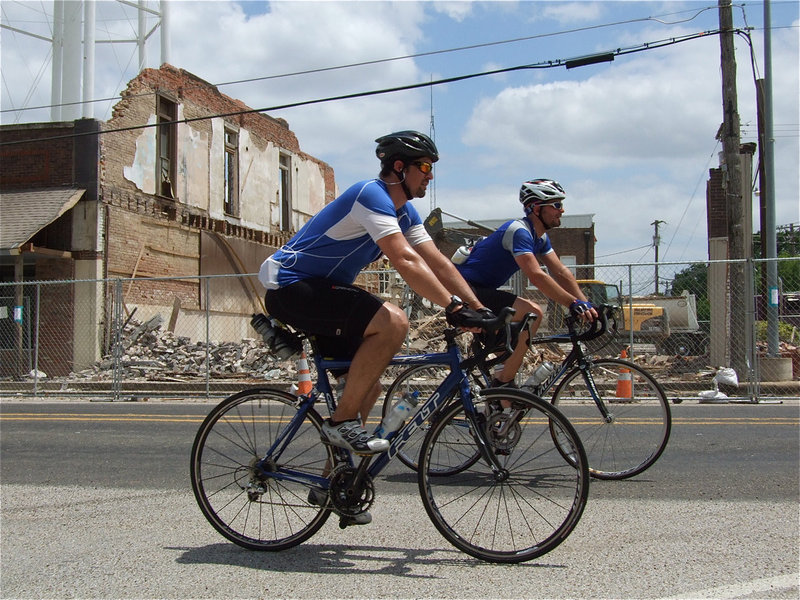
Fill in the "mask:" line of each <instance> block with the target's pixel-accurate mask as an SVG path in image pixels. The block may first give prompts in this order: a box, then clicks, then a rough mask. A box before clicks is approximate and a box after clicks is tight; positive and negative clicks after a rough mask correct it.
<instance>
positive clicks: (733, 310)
mask: <svg viewBox="0 0 800 600" xmlns="http://www.w3.org/2000/svg"><path fill="white" fill-rule="evenodd" d="M719 28H720V38H719V40H720V57H721V63H722V64H721V67H722V111H723V112H722V114H723V121H722V152H723V156H724V161H725V164H724V165H723V167H722V168H723V184H722V185H723V189H724V191H725V200H726V207H727V209H726V210H727V217H728V218H727V221H728V232H727V233H728V258H729V259H730V260H733V261H737V262H731V263H730V265H729V271H728V273H729V278H728V283H729V290H730V314H729V316H728V319H729V331H736V330H737V329H739V328H741V326H742V323H744V321H745V315H746V314H747V309H746V306H747V305H746V303H745V298H744V290H746V289H747V287H746V286H745V265H744V263H743V262H739V260H738V259H744V258H745V256H746V255H745V251H744V243H745V232H744V226H743V223H744V219H743V203H742V166H741V158H740V155H739V153H740V146H741V134H740V123H739V112H738V97H737V92H736V53H735V47H734V44H733V34H734V32H733V14H732V11H731V0H719ZM751 301H752V299H751ZM729 351H730V362H731V364H730V366H731V367H733V369H734V370H735V371H736V372H737V374H738V375H739V377H740V380H741V379H744V377H743V376H744V375H745V374H746V373H747V361H746V358H745V357H746V349H745V348H744V345H743V344H740V343H729Z"/></svg>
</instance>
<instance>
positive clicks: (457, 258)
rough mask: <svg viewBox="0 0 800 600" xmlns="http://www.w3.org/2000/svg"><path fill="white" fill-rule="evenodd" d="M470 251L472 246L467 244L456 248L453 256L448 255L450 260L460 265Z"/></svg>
mask: <svg viewBox="0 0 800 600" xmlns="http://www.w3.org/2000/svg"><path fill="white" fill-rule="evenodd" d="M471 251H472V248H470V247H469V246H461V247H459V249H458V250H456V251H455V252H454V253H453V256H452V257H450V260H451V261H452V262H453V263H454V264H456V265H461V264H464V263H465V262H466V261H467V259H468V258H469V253H470V252H471Z"/></svg>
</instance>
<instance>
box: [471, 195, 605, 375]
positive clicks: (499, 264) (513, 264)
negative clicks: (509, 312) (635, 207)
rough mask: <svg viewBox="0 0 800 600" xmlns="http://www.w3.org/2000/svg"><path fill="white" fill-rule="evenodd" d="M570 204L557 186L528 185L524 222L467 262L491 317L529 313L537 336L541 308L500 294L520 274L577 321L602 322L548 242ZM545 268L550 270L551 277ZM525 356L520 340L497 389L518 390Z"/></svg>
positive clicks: (486, 242)
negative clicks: (516, 379) (510, 309)
mask: <svg viewBox="0 0 800 600" xmlns="http://www.w3.org/2000/svg"><path fill="white" fill-rule="evenodd" d="M565 198H566V194H565V193H564V188H562V187H561V186H560V185H559V184H558V183H557V182H555V181H553V180H550V179H533V180H531V181H526V182H525V183H523V184H522V187H521V188H520V192H519V201H520V203H522V206H523V208H524V210H525V216H524V217H523V218H521V219H514V220H512V221H508V222H506V223H504V224H503V225H502V226H501V227H500V228H499V229H497V231H495V232H493V233H492V234H491V235H489V236H488V237H486V238H484V239H482V240H481V241H479V242H478V243H476V244H475V246H474V247H473V248H472V251H471V252H470V253H469V256H468V257H467V259H466V260H465V261H464V262H463V263H462V264H460V265H458V270H459V272H460V273H461V274H462V275H463V276H464V279H466V280H467V281H468V282H469V284H470V285H471V286H472V289H473V290H474V291H475V295H476V296H478V299H479V300H480V301H481V302H482V303H483V304H484V305H485V306H487V307H488V308H489V309H491V310H492V311H494V312H497V311H499V310H500V309H501V308H503V307H505V306H512V307H513V308H514V309H515V311H516V313H515V318H516V319H520V318H522V316H523V315H524V314H525V313H529V312H532V313H534V314H536V315H537V317H538V318H537V319H536V320H535V321H534V323H533V328H532V332H535V331H536V329H537V328H538V327H539V325H540V324H541V320H542V315H543V312H542V309H541V307H540V306H539V305H538V304H536V303H535V302H532V301H531V300H528V299H527V298H522V297H519V296H516V295H515V294H512V293H511V292H507V291H504V290H500V289H498V288H499V287H501V286H502V285H503V284H505V283H506V281H508V280H509V278H510V277H511V276H512V275H514V273H516V272H517V271H519V270H522V272H523V273H524V274H525V275H526V276H527V278H528V279H529V280H530V282H531V283H532V284H533V285H535V286H536V287H537V288H539V290H540V291H541V292H542V293H543V294H544V295H545V296H547V297H548V298H550V299H551V300H554V301H555V302H558V303H559V304H561V305H563V306H566V307H568V308H569V311H570V313H572V314H573V315H579V316H580V317H581V318H582V319H583V320H584V321H586V322H592V321H594V319H596V318H597V311H596V310H595V308H594V307H593V306H592V305H591V304H590V303H589V302H588V301H587V300H586V297H585V296H584V295H583V292H581V290H580V288H579V287H578V283H577V281H575V277H574V276H573V274H572V271H570V270H569V269H568V268H567V267H566V266H564V264H563V263H562V262H561V260H559V258H558V255H557V254H556V253H555V251H554V250H553V247H552V246H551V245H550V238H549V237H548V236H547V231H548V230H549V229H551V228H553V227H558V226H559V225H561V215H562V214H563V213H564V199H565ZM540 263H541V264H540ZM541 265H544V266H546V267H547V272H545V271H544V270H543V269H542V267H541ZM548 273H549V274H548ZM526 350H527V335H521V336H520V340H519V343H518V345H517V347H516V349H515V350H514V352H513V354H512V355H511V356H510V357H509V358H508V360H506V362H505V363H503V370H502V371H499V372H497V373H495V378H494V380H493V381H492V385H493V386H496V387H500V386H504V385H511V386H513V385H514V377H515V376H516V374H517V371H518V370H519V368H520V366H521V365H522V359H523V358H524V356H525V351H526Z"/></svg>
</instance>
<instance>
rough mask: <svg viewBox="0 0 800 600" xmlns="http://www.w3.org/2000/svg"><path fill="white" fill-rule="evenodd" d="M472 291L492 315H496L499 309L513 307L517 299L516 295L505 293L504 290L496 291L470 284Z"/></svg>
mask: <svg viewBox="0 0 800 600" xmlns="http://www.w3.org/2000/svg"><path fill="white" fill-rule="evenodd" d="M470 287H472V291H473V292H475V295H476V296H477V297H478V300H480V301H481V304H483V305H484V306H485V307H486V308H488V309H489V310H491V311H492V312H493V313H494V314H498V313H499V312H500V310H501V309H503V308H506V307H507V306H514V302H515V301H516V299H517V296H516V294H512V293H511V292H506V291H505V290H496V289H494V288H483V287H475V286H474V285H472V284H470Z"/></svg>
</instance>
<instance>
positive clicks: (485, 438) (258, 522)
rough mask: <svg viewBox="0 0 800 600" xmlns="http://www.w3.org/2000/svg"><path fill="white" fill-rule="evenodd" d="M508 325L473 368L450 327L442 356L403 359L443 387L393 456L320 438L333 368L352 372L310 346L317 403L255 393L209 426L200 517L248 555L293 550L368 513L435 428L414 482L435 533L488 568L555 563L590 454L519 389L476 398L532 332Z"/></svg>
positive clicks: (197, 448) (197, 454) (197, 469)
mask: <svg viewBox="0 0 800 600" xmlns="http://www.w3.org/2000/svg"><path fill="white" fill-rule="evenodd" d="M509 320H510V313H508V314H505V315H502V316H498V319H497V321H496V322H495V323H494V326H493V327H492V328H487V333H485V334H481V335H478V336H474V337H475V338H476V340H477V339H478V338H483V340H484V343H480V342H477V341H476V342H473V344H472V345H471V349H472V350H471V352H469V353H468V354H469V355H468V356H466V357H465V356H464V355H462V351H461V349H460V348H459V345H458V343H457V336H458V335H459V334H460V333H461V332H459V331H458V330H456V329H452V328H447V329H445V331H444V338H445V340H446V350H445V351H444V352H436V353H429V354H421V355H403V356H396V357H395V358H394V359H393V361H392V364H395V365H405V366H409V367H410V366H415V365H437V366H439V367H441V368H442V369H443V371H442V379H441V381H440V382H439V384H438V386H437V387H436V388H435V389H432V390H430V393H429V394H426V395H425V396H424V397H422V399H421V400H420V405H419V408H418V410H417V412H416V413H415V414H414V416H413V417H411V419H410V420H409V421H408V422H406V423H405V424H404V425H403V426H402V427H401V428H400V429H399V430H398V431H397V432H395V433H392V434H389V435H388V439H389V440H390V441H391V444H390V447H389V449H388V450H386V451H385V452H383V453H380V454H377V455H373V456H353V455H352V454H351V453H350V452H349V451H347V450H345V449H342V448H337V447H334V446H331V445H329V444H326V443H323V442H321V441H320V431H321V427H322V422H323V419H322V416H321V415H320V413H319V412H318V410H317V407H319V406H321V407H323V408H324V409H325V411H326V412H327V413H328V414H331V413H332V412H333V411H334V410H335V407H336V399H335V397H334V394H333V390H332V387H331V383H330V379H329V376H328V370H329V369H341V368H346V367H347V366H348V365H349V363H348V362H347V361H341V360H329V359H325V358H321V357H320V355H319V354H318V353H317V352H316V348H315V343H314V340H313V338H312V337H308V338H307V339H308V341H309V343H310V346H311V349H312V358H313V361H314V364H315V366H316V373H317V381H316V385H315V386H314V387H313V389H312V390H311V392H310V393H309V394H308V395H301V396H296V395H294V394H291V393H288V392H285V391H282V390H280V389H277V388H273V387H257V388H252V389H247V390H244V391H242V392H239V393H237V394H235V395H233V396H231V397H229V398H227V399H225V400H223V401H222V402H221V403H220V404H218V405H217V406H216V407H215V408H214V409H213V410H212V411H211V412H210V414H209V415H208V416H207V417H206V419H205V420H204V421H203V423H202V425H201V426H200V429H199V431H198V432H197V435H196V438H195V441H194V445H193V447H192V453H191V482H192V489H193V491H194V495H195V498H196V499H197V502H198V504H199V506H200V509H201V511H202V512H203V514H204V515H205V517H206V518H207V519H208V520H209V522H210V523H211V525H212V526H213V527H214V528H215V529H216V530H217V531H218V532H219V533H220V534H222V535H223V536H225V537H226V538H227V539H229V540H231V541H232V542H234V543H236V544H238V545H240V546H243V547H245V548H249V549H252V550H271V551H277V550H284V549H286V548H290V547H293V546H296V545H298V544H300V543H302V542H304V541H306V540H308V539H309V538H310V537H311V536H313V535H314V534H315V533H316V532H317V531H319V529H320V528H321V527H322V526H323V525H324V524H325V522H326V521H327V519H328V518H329V517H330V516H331V514H336V515H338V516H339V517H340V526H341V527H345V526H346V525H347V524H348V523H349V519H352V517H353V516H355V515H357V514H359V513H361V512H363V511H365V510H368V509H369V508H370V506H371V505H372V504H373V501H374V499H375V492H376V488H375V481H376V478H377V477H378V476H379V475H380V473H381V471H383V469H384V468H385V467H386V466H387V464H389V462H390V461H391V460H392V459H393V458H394V457H395V456H397V455H398V453H399V452H401V451H402V449H403V447H404V446H405V444H406V443H408V440H409V439H410V438H411V437H412V435H414V433H415V432H417V431H419V430H420V428H421V427H422V426H423V424H424V423H426V424H427V426H428V428H427V432H426V435H425V439H424V441H423V443H422V446H421V448H420V454H419V469H418V485H419V493H420V496H421V498H422V503H423V505H424V507H425V510H426V512H427V514H428V516H429V517H430V519H431V521H432V522H433V524H434V525H435V526H436V528H437V529H438V531H439V532H440V533H441V534H442V535H443V536H444V537H445V538H446V539H447V540H448V541H449V542H450V543H451V544H453V545H454V546H455V547H456V548H458V549H460V550H462V551H463V552H465V553H467V554H469V555H471V556H474V557H476V558H479V559H481V560H486V561H490V562H498V563H518V562H523V561H527V560H531V559H533V558H536V557H538V556H541V555H542V554H545V553H546V552H549V551H550V550H552V549H553V548H555V547H556V546H558V545H559V544H560V543H561V542H563V541H564V540H565V539H566V538H567V536H568V535H569V534H570V532H572V530H573V529H574V528H575V526H576V524H577V523H578V520H579V519H580V517H581V514H582V512H583V509H584V506H585V505H586V501H587V498H588V492H589V481H590V478H589V473H588V467H587V460H586V454H585V452H584V449H583V446H582V444H581V441H580V439H579V437H578V434H577V433H576V431H575V429H574V427H573V426H572V425H571V424H570V422H569V421H568V420H567V419H566V418H565V417H564V416H563V415H562V414H561V413H560V412H559V410H558V409H557V408H555V407H554V406H553V405H551V404H549V403H547V402H544V401H542V400H541V399H539V398H537V397H535V396H533V395H532V394H530V393H528V392H525V391H523V390H509V389H478V388H477V387H476V386H475V385H474V384H473V383H472V382H471V378H470V375H469V374H470V372H471V371H472V370H473V368H474V367H476V366H480V365H483V364H485V362H486V360H487V356H489V355H490V354H491V353H492V351H493V349H496V348H497V347H498V346H497V344H496V342H495V341H496V339H497V337H495V336H496V335H497V336H502V334H503V333H505V339H508V340H509V342H508V343H507V344H506V345H505V349H506V351H508V350H509V349H510V348H511V347H513V346H512V343H513V341H514V340H515V339H516V336H517V335H518V334H519V330H520V327H521V326H523V323H520V324H519V327H518V326H516V325H514V326H512V325H511V324H509V323H508V321H509ZM492 330H494V334H492V333H491V331H492ZM554 432H555V433H554ZM556 440H558V441H556ZM320 493H321V494H322V495H323V497H324V498H325V501H324V502H319V495H320ZM312 500H313V501H312Z"/></svg>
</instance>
